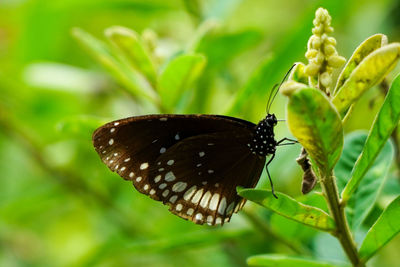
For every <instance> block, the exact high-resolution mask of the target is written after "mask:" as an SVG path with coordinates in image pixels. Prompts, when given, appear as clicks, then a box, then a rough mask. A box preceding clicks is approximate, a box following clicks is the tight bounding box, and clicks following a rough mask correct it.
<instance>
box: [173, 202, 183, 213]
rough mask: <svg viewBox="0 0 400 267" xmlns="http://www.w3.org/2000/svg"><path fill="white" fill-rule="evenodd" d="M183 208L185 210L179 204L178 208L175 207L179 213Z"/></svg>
mask: <svg viewBox="0 0 400 267" xmlns="http://www.w3.org/2000/svg"><path fill="white" fill-rule="evenodd" d="M182 208H183V206H182V204H180V203H179V204H178V205H176V207H175V209H176V210H177V211H181V210H182Z"/></svg>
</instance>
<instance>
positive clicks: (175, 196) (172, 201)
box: [169, 195, 178, 204]
mask: <svg viewBox="0 0 400 267" xmlns="http://www.w3.org/2000/svg"><path fill="white" fill-rule="evenodd" d="M177 199H178V196H177V195H173V196H172V197H171V198H170V199H169V201H170V202H171V203H172V204H174V203H175V201H176V200H177Z"/></svg>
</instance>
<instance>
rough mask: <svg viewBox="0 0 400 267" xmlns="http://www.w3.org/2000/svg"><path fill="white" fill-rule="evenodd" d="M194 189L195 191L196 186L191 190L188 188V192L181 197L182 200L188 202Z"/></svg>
mask: <svg viewBox="0 0 400 267" xmlns="http://www.w3.org/2000/svg"><path fill="white" fill-rule="evenodd" d="M196 189H197V186H195V185H194V186H192V187H191V188H189V189H188V190H186V192H185V194H184V195H183V198H184V199H185V200H189V199H190V198H191V197H192V196H193V194H194V192H195V191H196Z"/></svg>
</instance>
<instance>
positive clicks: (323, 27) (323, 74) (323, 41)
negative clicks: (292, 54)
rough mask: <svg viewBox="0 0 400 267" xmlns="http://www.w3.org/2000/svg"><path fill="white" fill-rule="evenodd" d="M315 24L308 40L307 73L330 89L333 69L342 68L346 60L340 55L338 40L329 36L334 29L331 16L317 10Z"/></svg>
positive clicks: (325, 11) (323, 10) (321, 10)
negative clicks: (337, 47) (316, 77)
mask: <svg viewBox="0 0 400 267" xmlns="http://www.w3.org/2000/svg"><path fill="white" fill-rule="evenodd" d="M313 24H314V28H313V29H312V33H313V35H312V36H311V37H310V39H309V40H308V45H307V46H308V50H307V52H306V54H305V56H306V58H307V59H308V65H307V66H306V68H305V73H306V74H307V75H308V76H310V77H315V76H318V77H319V82H320V84H321V85H322V86H323V87H325V88H327V89H329V88H330V87H331V86H332V72H333V69H335V68H339V67H341V66H342V65H343V64H344V63H345V62H346V59H345V58H344V57H342V56H339V55H338V53H337V51H336V40H335V38H333V37H331V36H329V34H331V33H332V32H333V28H332V27H331V16H330V15H329V13H328V11H327V10H326V9H323V8H318V9H317V11H316V12H315V19H314V20H313Z"/></svg>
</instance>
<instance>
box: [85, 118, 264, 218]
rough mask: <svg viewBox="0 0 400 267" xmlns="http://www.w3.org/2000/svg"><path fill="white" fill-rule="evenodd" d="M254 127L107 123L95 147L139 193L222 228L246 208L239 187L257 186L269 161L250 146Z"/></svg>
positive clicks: (173, 121)
mask: <svg viewBox="0 0 400 267" xmlns="http://www.w3.org/2000/svg"><path fill="white" fill-rule="evenodd" d="M254 126H255V125H254V124H252V123H250V122H247V121H243V120H240V119H236V118H230V117H224V116H213V115H149V116H139V117H131V118H127V119H122V120H118V121H114V122H111V123H108V124H105V125H104V126H102V127H100V128H99V129H98V130H96V131H95V133H94V134H93V143H94V146H95V149H96V151H97V152H98V154H99V155H100V157H101V159H102V161H103V162H104V163H105V164H106V165H107V166H108V167H109V168H110V169H111V170H112V171H114V172H117V173H118V174H119V175H120V176H121V177H123V178H124V179H126V180H131V181H133V184H134V186H135V187H136V189H137V190H138V191H139V192H141V193H143V194H146V195H149V196H150V197H152V198H153V199H155V200H158V201H162V202H163V203H165V204H168V205H169V206H170V211H171V212H173V213H174V214H177V215H178V216H180V217H182V218H185V219H189V220H192V221H194V222H196V223H199V224H202V223H205V222H208V223H209V224H219V223H223V222H224V221H226V220H229V219H230V216H231V214H232V211H237V210H239V209H240V208H241V207H242V206H243V204H244V200H242V199H241V198H240V197H239V196H237V194H236V186H243V187H254V186H255V184H256V183H257V181H258V179H259V176H260V174H261V171H262V169H263V164H264V163H265V157H260V156H258V155H255V154H253V153H251V152H250V150H249V149H248V147H246V145H247V144H248V142H250V139H251V138H252V132H253V129H254ZM199 164H200V165H199ZM199 173H201V174H200V175H199ZM215 205H216V206H215ZM191 209H192V210H193V211H192V210H191ZM200 217H201V218H200Z"/></svg>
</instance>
